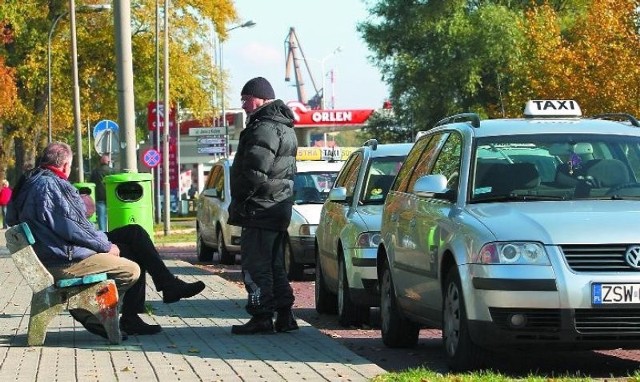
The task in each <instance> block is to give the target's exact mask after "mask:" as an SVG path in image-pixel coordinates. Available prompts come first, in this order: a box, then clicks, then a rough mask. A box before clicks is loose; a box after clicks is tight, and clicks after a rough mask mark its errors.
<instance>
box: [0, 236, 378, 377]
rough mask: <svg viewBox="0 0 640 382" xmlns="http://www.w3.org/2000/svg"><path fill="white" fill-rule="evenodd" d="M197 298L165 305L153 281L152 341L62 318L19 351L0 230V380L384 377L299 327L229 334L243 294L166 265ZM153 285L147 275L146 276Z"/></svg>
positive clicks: (18, 316) (23, 327) (20, 320)
mask: <svg viewBox="0 0 640 382" xmlns="http://www.w3.org/2000/svg"><path fill="white" fill-rule="evenodd" d="M166 263H167V265H168V266H169V267H170V268H171V270H172V271H173V272H174V274H176V275H177V276H179V277H181V278H183V279H184V280H186V281H194V280H202V281H204V282H205V284H206V285H207V287H206V289H205V290H204V291H203V293H202V294H200V295H198V296H196V297H194V298H192V299H189V300H184V301H180V302H178V303H175V304H170V305H167V304H163V303H162V298H161V296H160V294H158V293H157V292H156V291H155V289H154V288H153V285H152V283H151V281H148V283H149V286H148V288H147V300H148V306H149V308H150V309H151V310H152V313H151V314H150V315H148V316H147V315H145V317H144V318H145V320H146V321H147V322H149V323H158V324H160V325H162V327H163V329H164V330H163V331H162V333H160V334H157V335H153V336H130V337H129V339H128V340H127V341H124V342H123V343H122V344H121V345H109V344H108V343H107V342H106V341H105V340H103V339H102V338H100V337H97V336H94V335H92V334H90V333H88V332H87V331H85V330H84V329H83V328H82V326H80V325H79V324H77V323H75V321H74V320H73V319H72V318H71V316H70V315H69V314H68V313H67V312H64V313H63V314H61V315H60V316H58V317H57V318H55V319H54V320H53V321H52V322H51V325H50V326H49V330H48V331H47V338H46V341H45V344H44V346H42V347H28V346H26V341H27V340H26V332H27V325H28V322H29V301H30V299H31V289H29V287H28V286H27V284H26V283H25V282H24V280H23V278H22V276H21V275H20V273H19V272H18V270H17V269H16V268H15V266H14V265H13V261H12V260H11V257H10V256H9V254H8V251H7V250H6V247H5V244H4V231H0V322H1V324H0V381H7V380H13V381H47V382H48V381H83V382H84V381H101V382H102V381H134V380H136V381H176V380H181V381H366V380H369V379H371V378H372V377H374V376H376V375H378V374H382V373H384V372H385V371H384V370H383V369H381V368H380V367H378V366H377V365H375V364H372V363H371V362H369V361H368V360H366V359H364V358H362V357H360V356H358V355H357V354H355V353H353V352H351V351H350V350H349V349H347V348H346V347H344V346H342V345H341V344H339V343H338V342H336V341H334V340H332V339H331V338H329V337H327V336H325V335H323V334H322V333H321V332H320V331H319V330H317V329H315V328H313V327H312V326H310V325H309V324H307V323H306V322H304V321H302V320H299V324H300V330H298V331H296V332H293V333H285V334H275V335H258V336H235V335H232V334H231V332H230V330H231V325H233V324H239V323H244V322H245V321H246V320H247V319H248V316H247V314H246V313H245V311H244V308H243V306H244V302H245V294H244V290H243V289H242V288H240V287H238V286H237V285H234V284H233V283H230V282H228V281H226V280H224V279H223V278H221V277H219V276H216V275H213V274H211V273H208V272H205V271H203V270H200V269H198V268H197V267H194V266H192V265H191V264H189V263H186V262H182V261H173V260H171V261H166ZM147 280H150V277H148V278H147Z"/></svg>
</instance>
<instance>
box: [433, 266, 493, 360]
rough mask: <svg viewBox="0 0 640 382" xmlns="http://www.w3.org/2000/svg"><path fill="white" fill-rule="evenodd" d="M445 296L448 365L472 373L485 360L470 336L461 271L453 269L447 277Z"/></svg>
mask: <svg viewBox="0 0 640 382" xmlns="http://www.w3.org/2000/svg"><path fill="white" fill-rule="evenodd" d="M444 286H445V289H444V295H443V296H442V325H443V327H442V343H443V344H444V348H445V352H446V355H447V363H448V364H449V367H450V368H451V369H452V370H455V371H465V370H472V369H475V368H476V367H478V366H479V364H480V363H481V361H482V360H483V357H482V356H483V354H484V353H485V351H483V350H482V349H481V348H480V347H479V346H478V345H476V344H475V343H473V341H472V340H471V336H470V335H469V322H468V319H467V312H466V309H465V305H464V296H463V295H462V286H461V282H460V276H459V275H458V269H457V268H456V267H452V268H451V269H450V270H449V272H448V273H447V277H446V281H445V284H444Z"/></svg>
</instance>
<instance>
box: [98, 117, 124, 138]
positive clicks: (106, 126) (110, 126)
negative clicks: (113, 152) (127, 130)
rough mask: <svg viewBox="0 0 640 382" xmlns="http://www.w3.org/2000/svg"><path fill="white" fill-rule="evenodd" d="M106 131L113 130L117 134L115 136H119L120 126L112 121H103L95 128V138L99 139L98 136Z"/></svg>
mask: <svg viewBox="0 0 640 382" xmlns="http://www.w3.org/2000/svg"><path fill="white" fill-rule="evenodd" d="M105 130H111V131H113V132H114V133H115V135H116V136H117V135H118V124H117V123H115V122H113V121H112V120H110V119H103V120H102V121H100V122H98V123H96V125H95V126H94V128H93V137H94V138H97V137H98V134H99V133H100V132H101V131H105Z"/></svg>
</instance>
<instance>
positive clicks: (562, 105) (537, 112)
mask: <svg viewBox="0 0 640 382" xmlns="http://www.w3.org/2000/svg"><path fill="white" fill-rule="evenodd" d="M524 116H525V118H567V117H580V116H582V110H580V105H578V103H577V102H576V101H574V100H570V99H569V100H561V99H543V100H531V101H528V102H527V104H526V105H525V107H524Z"/></svg>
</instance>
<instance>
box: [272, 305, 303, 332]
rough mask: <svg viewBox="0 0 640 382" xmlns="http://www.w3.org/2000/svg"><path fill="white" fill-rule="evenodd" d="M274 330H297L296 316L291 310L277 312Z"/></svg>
mask: <svg viewBox="0 0 640 382" xmlns="http://www.w3.org/2000/svg"><path fill="white" fill-rule="evenodd" d="M275 327H276V332H279V333H280V332H290V331H292V330H298V323H297V322H296V317H295V316H294V315H293V312H292V311H291V310H286V311H281V312H278V316H277V317H276V325H275Z"/></svg>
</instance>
